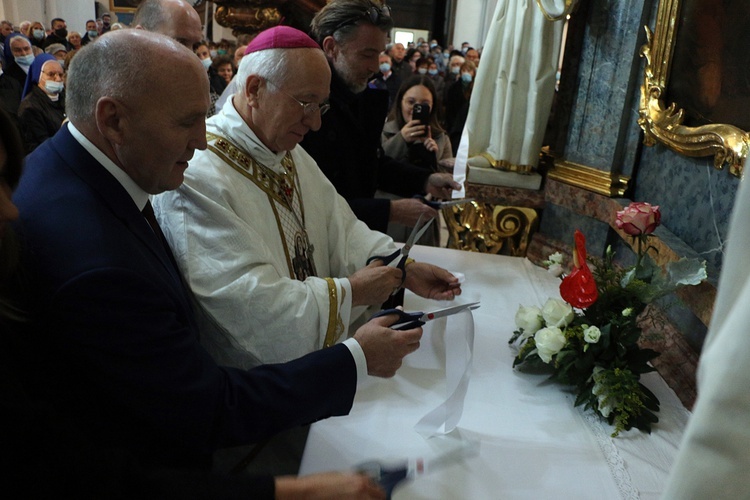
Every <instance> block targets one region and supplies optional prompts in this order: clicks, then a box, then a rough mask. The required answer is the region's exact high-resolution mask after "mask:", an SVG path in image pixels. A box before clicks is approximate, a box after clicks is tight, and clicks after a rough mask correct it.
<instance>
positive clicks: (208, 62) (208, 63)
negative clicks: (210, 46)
mask: <svg viewBox="0 0 750 500" xmlns="http://www.w3.org/2000/svg"><path fill="white" fill-rule="evenodd" d="M211 62H212V61H211V58H210V57H207V58H205V59H201V64H203V67H204V68H206V71H208V68H210V67H211Z"/></svg>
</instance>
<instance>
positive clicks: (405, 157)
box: [381, 75, 453, 172]
mask: <svg viewBox="0 0 750 500" xmlns="http://www.w3.org/2000/svg"><path fill="white" fill-rule="evenodd" d="M438 109H440V103H439V102H438V97H437V93H436V92H435V86H434V85H433V83H432V79H431V78H430V77H429V76H423V75H417V76H413V77H411V78H409V79H408V80H406V81H405V82H404V83H403V84H402V85H401V88H400V89H399V91H398V93H397V94H396V99H395V100H394V102H393V107H392V108H391V112H390V114H389V115H388V119H387V120H386V122H385V126H384V127H383V134H382V135H381V141H382V145H383V150H384V151H385V154H387V155H388V156H390V157H392V158H395V159H397V160H400V161H406V162H409V163H412V164H414V165H417V166H420V167H424V168H427V169H429V170H432V171H433V172H436V171H438V164H439V162H440V161H442V160H445V159H448V158H451V157H452V156H453V155H452V153H451V147H450V141H449V140H448V137H447V135H446V134H445V131H444V130H443V129H442V127H440V123H439V122H438Z"/></svg>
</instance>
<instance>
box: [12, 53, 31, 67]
mask: <svg viewBox="0 0 750 500" xmlns="http://www.w3.org/2000/svg"><path fill="white" fill-rule="evenodd" d="M14 59H15V60H16V64H18V65H19V66H31V63H33V62H34V54H27V55H25V56H16V57H15V58H14Z"/></svg>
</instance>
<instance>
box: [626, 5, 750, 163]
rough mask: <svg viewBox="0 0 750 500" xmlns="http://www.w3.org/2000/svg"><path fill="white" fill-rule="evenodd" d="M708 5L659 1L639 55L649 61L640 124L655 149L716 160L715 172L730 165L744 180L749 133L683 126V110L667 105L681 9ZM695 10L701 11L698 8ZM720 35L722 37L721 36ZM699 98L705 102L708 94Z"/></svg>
mask: <svg viewBox="0 0 750 500" xmlns="http://www.w3.org/2000/svg"><path fill="white" fill-rule="evenodd" d="M704 1H705V0H660V1H659V7H658V11H657V15H656V28H655V29H654V31H653V33H652V32H651V30H650V29H649V27H648V26H646V27H645V29H646V38H647V42H646V44H645V45H644V46H643V47H642V48H641V56H642V57H645V58H646V66H645V70H644V78H643V85H642V86H641V100H640V106H639V119H638V123H639V125H640V126H641V128H642V129H643V131H644V133H645V137H644V143H645V144H646V145H648V146H653V145H654V144H655V143H656V142H657V141H658V142H660V143H662V144H664V145H665V146H667V147H668V148H669V149H671V150H672V151H675V152H677V153H680V154H683V155H686V156H692V157H702V156H713V157H714V161H713V163H714V167H715V168H717V169H723V168H724V167H725V166H728V168H729V172H730V173H731V174H732V175H735V176H737V177H741V176H742V169H743V163H744V161H745V158H746V157H747V155H748V151H749V150H750V134H748V132H746V131H744V130H742V129H741V128H740V127H739V126H736V124H729V123H713V122H710V120H709V123H707V124H702V125H697V126H689V125H686V124H685V122H686V119H687V121H688V122H690V118H691V116H690V114H689V111H687V110H686V109H684V106H683V107H681V106H680V105H679V104H678V103H676V102H674V101H672V102H670V103H669V105H666V101H668V100H671V98H670V96H669V95H668V84H669V76H670V72H671V70H672V69H673V68H672V63H673V61H672V58H673V55H674V53H675V46H676V43H677V42H678V28H679V27H680V21H681V19H682V18H681V10H682V7H683V4H686V3H687V4H690V7H691V11H690V12H693V11H699V10H700V8H702V7H704V6H706V4H705V3H704V4H701V2H704ZM737 1H738V2H743V1H745V0H737ZM696 6H697V7H698V8H694V7H696ZM686 12H687V11H686ZM686 15H688V14H687V13H686ZM722 33H723V32H722ZM716 35H717V36H719V34H718V33H716ZM721 36H724V35H721ZM684 40H685V37H684V36H683V37H681V41H684ZM682 52H684V50H683V51H682ZM696 57H697V56H696ZM719 82H721V80H719ZM719 88H721V87H720V85H719ZM698 97H699V98H704V99H705V95H703V96H701V95H699V96H698Z"/></svg>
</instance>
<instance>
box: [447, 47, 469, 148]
mask: <svg viewBox="0 0 750 500" xmlns="http://www.w3.org/2000/svg"><path fill="white" fill-rule="evenodd" d="M476 75H477V67H476V66H475V65H474V63H473V62H471V61H466V62H464V63H463V64H462V65H461V73H460V76H459V78H458V80H456V81H455V82H453V83H452V84H451V85H450V87H448V89H447V90H446V91H445V128H446V129H447V130H448V137H450V140H451V147H452V149H453V155H454V156H455V155H456V153H457V152H458V146H459V144H460V142H461V134H462V133H463V130H464V125H466V118H467V117H468V116H469V101H470V100H471V92H472V90H473V89H474V78H475V77H476Z"/></svg>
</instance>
